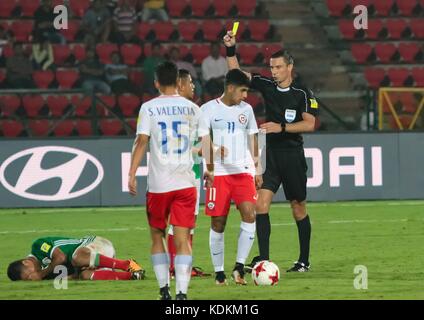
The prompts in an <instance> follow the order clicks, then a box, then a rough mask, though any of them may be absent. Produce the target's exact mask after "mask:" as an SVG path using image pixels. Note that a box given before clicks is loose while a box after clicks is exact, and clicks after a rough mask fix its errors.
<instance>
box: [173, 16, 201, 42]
mask: <svg viewBox="0 0 424 320" xmlns="http://www.w3.org/2000/svg"><path fill="white" fill-rule="evenodd" d="M198 30H199V23H198V22H197V21H190V20H188V21H180V22H179V23H178V32H179V33H180V36H181V38H183V40H185V41H194V36H195V35H196V32H197V31H198Z"/></svg>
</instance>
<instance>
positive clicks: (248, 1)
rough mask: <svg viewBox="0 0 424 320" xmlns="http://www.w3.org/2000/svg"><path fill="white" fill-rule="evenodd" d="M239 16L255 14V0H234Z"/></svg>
mask: <svg viewBox="0 0 424 320" xmlns="http://www.w3.org/2000/svg"><path fill="white" fill-rule="evenodd" d="M235 5H236V7H237V11H238V14H237V16H239V17H251V16H253V15H254V14H255V9H256V0H235Z"/></svg>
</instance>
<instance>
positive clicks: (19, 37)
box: [10, 20, 34, 42]
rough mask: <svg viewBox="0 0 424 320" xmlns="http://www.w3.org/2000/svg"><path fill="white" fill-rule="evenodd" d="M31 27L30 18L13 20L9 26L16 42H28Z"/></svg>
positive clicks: (32, 26) (32, 25) (32, 24)
mask: <svg viewBox="0 0 424 320" xmlns="http://www.w3.org/2000/svg"><path fill="white" fill-rule="evenodd" d="M33 28H34V23H33V21H32V20H15V21H14V22H12V24H11V26H10V29H11V30H12V31H13V35H14V36H15V39H16V41H18V42H28V41H29V37H30V35H31V33H32V29H33Z"/></svg>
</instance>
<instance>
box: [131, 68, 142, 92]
mask: <svg viewBox="0 0 424 320" xmlns="http://www.w3.org/2000/svg"><path fill="white" fill-rule="evenodd" d="M128 78H129V80H130V81H131V82H132V83H133V84H134V85H135V86H136V87H137V88H140V87H141V86H142V85H143V82H144V74H143V72H142V71H138V70H131V71H130V72H129V75H128Z"/></svg>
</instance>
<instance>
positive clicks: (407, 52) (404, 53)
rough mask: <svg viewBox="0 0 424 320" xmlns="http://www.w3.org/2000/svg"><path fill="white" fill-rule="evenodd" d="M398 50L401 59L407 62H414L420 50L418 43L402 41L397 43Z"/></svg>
mask: <svg viewBox="0 0 424 320" xmlns="http://www.w3.org/2000/svg"><path fill="white" fill-rule="evenodd" d="M398 50H399V53H400V56H401V57H402V59H403V61H405V62H409V63H415V61H416V59H417V57H418V54H419V53H420V51H421V50H420V47H419V46H418V43H415V42H410V43H407V42H402V43H400V44H399V47H398Z"/></svg>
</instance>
